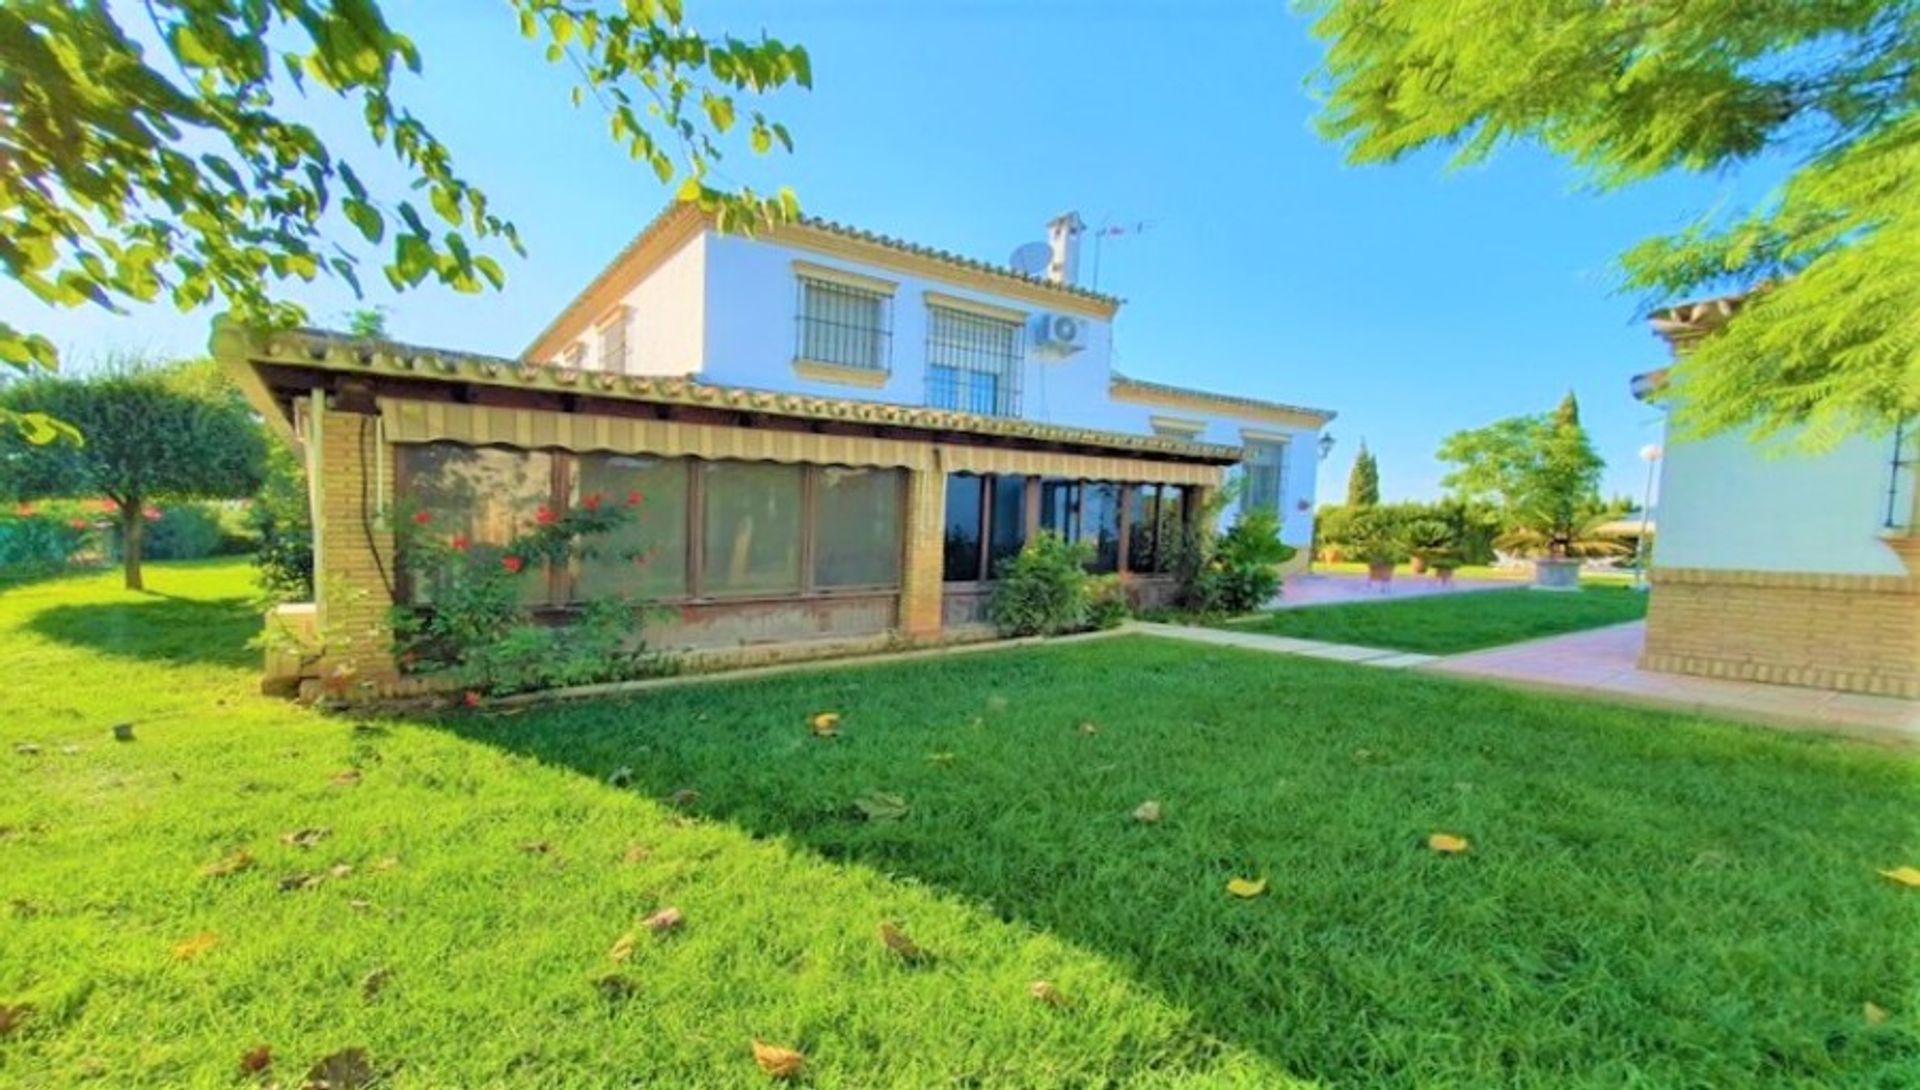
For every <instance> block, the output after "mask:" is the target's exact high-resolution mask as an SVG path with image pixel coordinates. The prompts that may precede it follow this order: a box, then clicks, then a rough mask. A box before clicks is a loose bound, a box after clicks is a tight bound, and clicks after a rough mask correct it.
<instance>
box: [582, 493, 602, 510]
mask: <svg viewBox="0 0 1920 1090" xmlns="http://www.w3.org/2000/svg"><path fill="white" fill-rule="evenodd" d="M580 506H582V507H584V508H586V509H587V510H589V511H598V510H600V493H598V492H595V493H594V494H593V495H591V496H588V497H587V498H586V499H584V500H581V501H580Z"/></svg>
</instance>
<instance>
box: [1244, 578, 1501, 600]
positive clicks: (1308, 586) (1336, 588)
mask: <svg viewBox="0 0 1920 1090" xmlns="http://www.w3.org/2000/svg"><path fill="white" fill-rule="evenodd" d="M1526 585H1527V584H1526V582H1525V581H1524V580H1518V579H1455V580H1454V581H1453V582H1452V583H1450V584H1442V583H1441V582H1440V580H1438V579H1436V578H1434V577H1433V576H1431V575H1408V574H1406V573H1404V572H1402V573H1400V574H1398V575H1395V576H1394V577H1393V580H1392V582H1389V583H1388V584H1387V585H1386V589H1385V591H1384V592H1383V591H1382V590H1381V588H1380V586H1379V585H1378V584H1370V583H1368V582H1367V577H1366V576H1364V575H1351V574H1347V573H1345V572H1339V573H1334V572H1325V573H1320V572H1316V573H1310V574H1305V575H1289V576H1287V578H1286V581H1285V583H1283V584H1282V585H1281V587H1280V594H1279V596H1278V597H1276V598H1275V599H1274V600H1273V601H1272V602H1269V603H1268V607H1269V608H1271V609H1295V608H1298V607H1300V606H1330V605H1337V604H1339V603H1341V602H1392V601H1397V600H1400V599H1404V598H1425V597H1428V596H1430V595H1435V594H1467V593H1471V592H1475V591H1483V590H1516V589H1519V588H1523V587H1525V586H1526Z"/></svg>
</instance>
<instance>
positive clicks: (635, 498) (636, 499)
mask: <svg viewBox="0 0 1920 1090" xmlns="http://www.w3.org/2000/svg"><path fill="white" fill-rule="evenodd" d="M645 500H646V497H645V496H643V495H641V494H640V490H639V489H637V488H636V489H634V490H633V491H631V492H629V493H627V506H628V507H638V506H640V504H641V503H643V502H645Z"/></svg>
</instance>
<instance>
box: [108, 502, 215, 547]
mask: <svg viewBox="0 0 1920 1090" xmlns="http://www.w3.org/2000/svg"><path fill="white" fill-rule="evenodd" d="M224 538H225V534H224V533H223V531H222V530H221V526H220V516H219V515H217V514H215V513H214V512H213V510H211V509H210V508H208V507H207V506H206V505H204V504H198V503H176V504H171V505H169V506H167V507H163V508H160V509H159V513H158V517H153V516H152V515H149V517H148V519H147V533H146V542H145V547H144V553H145V556H146V558H147V559H149V560H199V559H200V558H202V557H207V556H213V555H214V554H216V553H218V552H219V551H220V546H221V542H222V541H223V540H224ZM115 544H116V546H117V545H118V540H117V539H116V542H115Z"/></svg>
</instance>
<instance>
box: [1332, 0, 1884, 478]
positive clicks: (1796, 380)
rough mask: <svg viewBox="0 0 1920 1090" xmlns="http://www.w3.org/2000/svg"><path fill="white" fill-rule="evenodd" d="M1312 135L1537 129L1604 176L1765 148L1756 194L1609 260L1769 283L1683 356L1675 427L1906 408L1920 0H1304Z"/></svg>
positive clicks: (1821, 429) (1362, 157)
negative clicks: (1783, 175) (1764, 191)
mask: <svg viewBox="0 0 1920 1090" xmlns="http://www.w3.org/2000/svg"><path fill="white" fill-rule="evenodd" d="M1307 6H1309V7H1310V8H1312V9H1313V10H1315V11H1316V12H1317V13H1318V19H1317V22H1316V24H1315V28H1314V29H1315V33H1316V34H1318V35H1319V36H1320V37H1322V38H1324V39H1326V40H1327V42H1328V51H1327V55H1326V60H1325V63H1324V65H1323V67H1322V70H1321V73H1320V75H1321V82H1322V84H1323V89H1324V91H1325V92H1326V107H1325V110H1324V112H1323V114H1322V116H1321V121H1320V124H1321V128H1322V130H1323V131H1324V132H1326V133H1327V134H1328V135H1329V136H1331V137H1333V138H1335V139H1337V140H1340V141H1342V142H1343V143H1345V145H1346V147H1347V151H1348V155H1349V158H1350V159H1351V160H1352V161H1354V162H1360V163H1379V162H1392V161H1394V160H1397V159H1399V158H1401V157H1403V156H1405V155H1407V154H1409V153H1411V152H1413V151H1415V150H1417V149H1420V148H1424V147H1430V146H1436V145H1438V146H1450V147H1453V148H1455V149H1456V153H1457V154H1456V161H1458V162H1462V163H1471V162H1477V161H1480V160H1482V159H1485V158H1486V157H1487V156H1489V155H1491V154H1492V153H1493V151H1494V150H1495V149H1496V148H1498V147H1500V146H1501V145H1502V144H1506V143H1510V142H1516V141H1535V142H1538V143H1541V144H1544V145H1545V146H1546V147H1547V148H1549V149H1550V150H1552V151H1554V152H1557V153H1559V154H1562V155H1565V156H1567V157H1569V158H1570V159H1572V160H1573V161H1574V163H1575V164H1577V165H1578V166H1579V167H1580V168H1581V169H1582V170H1583V171H1584V172H1585V173H1586V175H1587V176H1588V177H1590V178H1592V179H1593V180H1595V181H1596V182H1598V183H1599V184H1600V185H1602V186H1606V187H1613V186H1620V185H1625V184H1628V183H1631V182H1636V181H1641V180H1644V179H1647V178H1651V177H1653V176H1655V175H1658V174H1661V173H1663V172H1666V171H1669V170H1687V171H1702V172H1704V171H1716V170H1723V169H1726V168H1728V167H1732V166H1736V165H1738V164H1741V163H1743V162H1746V161H1748V160H1750V159H1754V158H1756V157H1759V156H1761V155H1763V154H1764V155H1766V156H1769V157H1772V158H1788V159H1790V160H1791V161H1793V162H1794V163H1795V170H1794V172H1793V173H1792V175H1791V176H1790V177H1789V178H1788V180H1787V182H1786V184H1785V186H1784V187H1782V188H1781V189H1780V190H1779V191H1777V192H1776V193H1774V194H1772V195H1771V196H1769V197H1767V198H1765V199H1764V200H1763V201H1762V202H1761V203H1760V204H1759V205H1758V206H1756V207H1754V208H1752V209H1749V210H1747V211H1746V212H1744V213H1741V214H1735V215H1733V216H1730V217H1726V218H1719V217H1715V216H1711V215H1710V216H1708V217H1706V218H1703V219H1702V220H1701V221H1700V222H1698V223H1696V224H1694V225H1693V226H1691V227H1689V228H1687V229H1684V230H1682V231H1680V232H1678V233H1676V234H1673V235H1669V236H1665V237H1660V238H1654V239H1651V240H1648V241H1646V242H1643V243H1641V244H1640V245H1638V246H1636V247H1634V248H1633V249H1631V250H1630V251H1628V252H1627V254H1626V255H1625V257H1624V260H1623V265H1624V272H1625V283H1626V285H1627V286H1628V287H1630V288H1635V289H1646V290H1649V291H1653V292H1658V293H1660V294H1661V295H1662V296H1664V297H1666V298H1673V297H1676V296H1686V295H1692V294H1699V293H1713V294H1719V293H1723V292H1726V291H1743V290H1750V289H1757V288H1762V287H1764V288H1765V290H1764V291H1760V292H1758V293H1757V294H1755V295H1754V296H1752V297H1751V299H1750V300H1749V302H1748V304H1747V305H1746V306H1745V307H1744V308H1742V309H1741V310H1740V311H1739V312H1738V313H1737V314H1736V315H1735V316H1734V317H1733V319H1732V321H1731V322H1730V323H1728V324H1727V325H1726V326H1725V328H1724V329H1722V330H1721V331H1720V332H1719V333H1718V334H1717V335H1716V336H1712V337H1708V338H1705V339H1704V340H1702V341H1700V342H1699V344H1698V345H1697V347H1696V348H1695V349H1694V350H1693V351H1692V352H1691V353H1690V354H1688V355H1686V356H1683V357H1682V358H1681V360H1680V361H1679V363H1678V364H1677V366H1676V369H1675V374H1674V383H1673V386H1672V387H1671V389H1672V390H1673V391H1674V394H1675V399H1676V407H1675V413H1674V421H1675V424H1676V426H1677V427H1678V428H1679V429H1680V431H1681V433H1682V434H1701V433H1711V432H1718V431H1722V430H1726V429H1729V428H1736V427H1740V426H1743V425H1747V424H1753V425H1756V426H1757V429H1758V431H1759V432H1760V433H1761V434H1766V433H1769V432H1773V431H1777V430H1779V429H1783V428H1787V427H1791V426H1794V425H1799V424H1806V425H1808V428H1807V431H1806V432H1805V437H1806V441H1808V442H1810V443H1813V444H1815V445H1825V444H1828V443H1831V442H1832V441H1833V440H1835V439H1837V438H1839V437H1840V436H1842V435H1844V434H1847V433H1849V432H1851V431H1855V430H1858V429H1862V428H1864V429H1867V430H1870V431H1885V430H1887V429H1889V428H1891V426H1892V425H1893V423H1894V422H1895V421H1897V420H1899V419H1901V418H1903V417H1906V416H1910V415H1912V414H1915V413H1920V268H1917V267H1916V263H1915V262H1914V260H1913V254H1915V253H1916V252H1920V79H1916V78H1915V72H1916V71H1920V6H1916V5H1915V4H1913V3H1911V2H1910V0H1812V2H1808V3H1794V4H1787V3H1767V4H1753V3H1748V2H1746V0H1644V2H1639V3H1587V2H1583V0H1554V2H1550V3H1512V2H1510V0H1455V2H1452V3H1444V4H1442V3H1431V2H1427V0H1400V2H1389V3H1380V2H1376V0H1308V4H1307Z"/></svg>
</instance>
